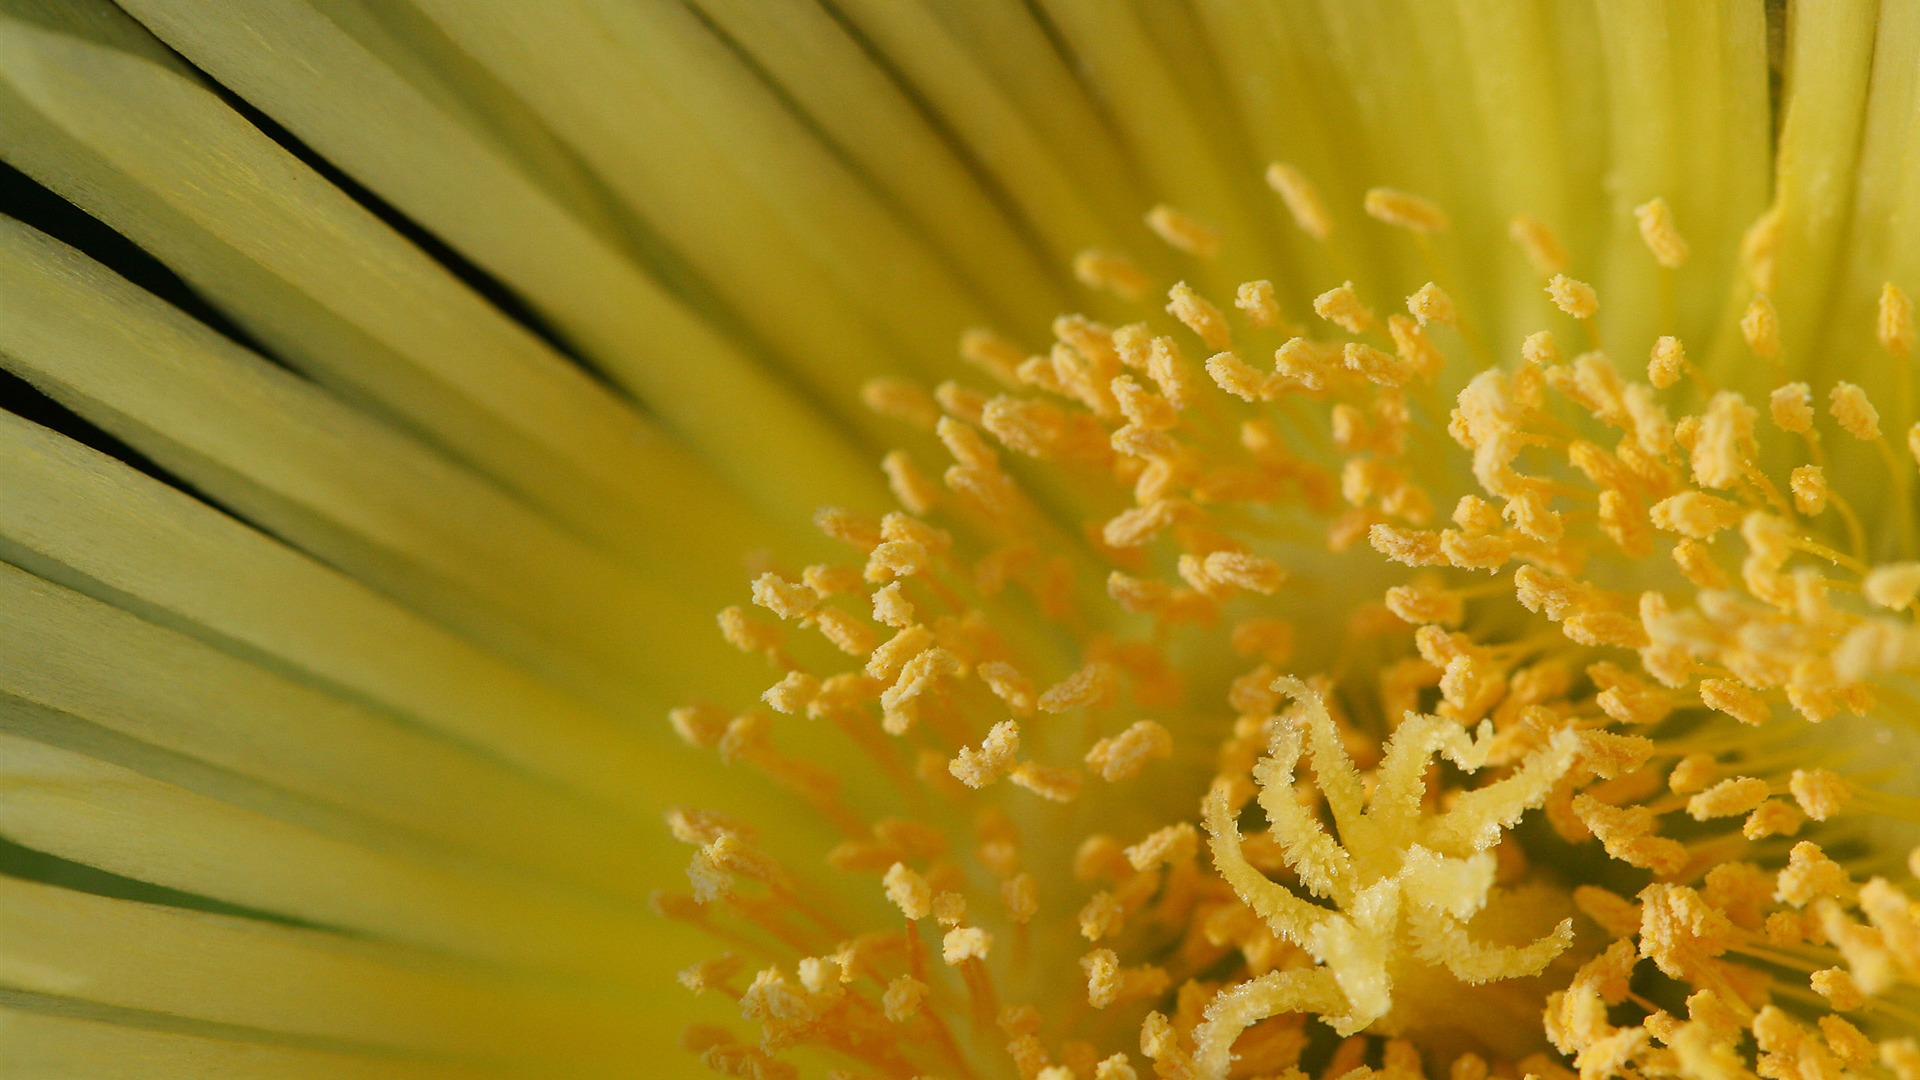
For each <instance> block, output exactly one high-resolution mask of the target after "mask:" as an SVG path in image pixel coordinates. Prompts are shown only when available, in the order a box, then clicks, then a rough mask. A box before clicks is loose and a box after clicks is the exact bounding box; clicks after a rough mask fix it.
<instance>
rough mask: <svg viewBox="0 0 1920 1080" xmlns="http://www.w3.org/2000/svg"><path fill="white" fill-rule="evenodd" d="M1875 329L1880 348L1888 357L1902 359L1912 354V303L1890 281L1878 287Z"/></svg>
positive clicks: (1898, 287)
mask: <svg viewBox="0 0 1920 1080" xmlns="http://www.w3.org/2000/svg"><path fill="white" fill-rule="evenodd" d="M1877 329H1878V331H1879V337H1880V347H1881V348H1883V349H1885V350H1887V353H1888V354H1889V355H1891V356H1896V357H1902V358H1904V357H1906V356H1908V355H1910V354H1911V353H1912V352H1913V301H1912V300H1911V299H1909V298H1908V297H1907V294H1906V293H1905V292H1902V291H1901V289H1900V286H1898V285H1895V284H1894V283H1893V282H1891V281H1889V282H1887V283H1886V284H1885V285H1882V286H1881V287H1880V320H1879V326H1878V328H1877Z"/></svg>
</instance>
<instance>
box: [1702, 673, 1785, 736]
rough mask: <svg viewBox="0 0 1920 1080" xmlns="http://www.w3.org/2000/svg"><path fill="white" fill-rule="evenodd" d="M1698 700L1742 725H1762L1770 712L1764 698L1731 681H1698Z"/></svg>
mask: <svg viewBox="0 0 1920 1080" xmlns="http://www.w3.org/2000/svg"><path fill="white" fill-rule="evenodd" d="M1700 700H1701V701H1702V702H1705V703H1706V706H1707V707H1708V708H1710V709H1713V710H1715V711H1717V712H1722V713H1725V714H1727V715H1728V716H1731V717H1733V718H1734V719H1735V720H1738V721H1740V722H1741V723H1743V724H1752V725H1756V726H1757V725H1759V724H1764V723H1766V721H1767V717H1768V715H1770V714H1771V712H1772V710H1771V709H1769V708H1768V707H1767V701H1766V699H1765V698H1763V697H1761V696H1760V695H1759V694H1758V693H1756V692H1754V691H1753V690H1750V689H1748V688H1747V687H1745V686H1742V685H1740V684H1739V683H1737V682H1735V681H1733V680H1732V679H1702V680H1700Z"/></svg>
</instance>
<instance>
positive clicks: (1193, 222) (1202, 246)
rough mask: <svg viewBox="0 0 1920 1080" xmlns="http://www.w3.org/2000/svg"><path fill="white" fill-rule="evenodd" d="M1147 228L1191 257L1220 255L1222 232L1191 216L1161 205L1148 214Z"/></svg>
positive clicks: (1206, 257) (1209, 257)
mask: <svg viewBox="0 0 1920 1080" xmlns="http://www.w3.org/2000/svg"><path fill="white" fill-rule="evenodd" d="M1146 220H1147V228H1149V229H1152V230H1153V231H1154V233H1155V234H1156V235H1158V236H1159V237H1160V239H1162V240H1165V241H1166V242H1167V243H1168V244H1169V245H1170V246H1172V247H1175V248H1178V249H1180V250H1181V251H1184V252H1186V253H1187V254H1189V255H1196V256H1199V257H1200V258H1202V259H1211V258H1213V257H1214V256H1216V255H1218V254H1220V247H1221V244H1222V238H1221V236H1220V231H1219V230H1218V229H1215V228H1214V227H1213V226H1211V225H1208V224H1206V223H1204V222H1202V221H1201V220H1200V219H1199V218H1196V217H1194V216H1193V215H1191V214H1186V213H1183V212H1181V211H1179V210H1175V209H1174V208H1173V207H1171V206H1166V205H1164V204H1163V205H1160V206H1156V207H1154V208H1153V209H1152V210H1149V211H1148V212H1147V219H1146Z"/></svg>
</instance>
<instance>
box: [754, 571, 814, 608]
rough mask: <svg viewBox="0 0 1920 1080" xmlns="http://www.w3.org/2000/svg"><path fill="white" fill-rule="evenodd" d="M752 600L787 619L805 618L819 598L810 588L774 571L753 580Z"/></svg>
mask: <svg viewBox="0 0 1920 1080" xmlns="http://www.w3.org/2000/svg"><path fill="white" fill-rule="evenodd" d="M753 602H754V603H756V604H758V605H760V606H761V607H763V608H766V609H767V610H768V611H771V612H773V613H774V614H775V615H778V616H780V617H781V618H782V619H789V620H792V619H805V618H807V617H808V616H810V615H812V614H813V612H814V609H815V608H817V607H819V606H820V598H819V597H818V596H817V595H815V594H814V592H813V590H812V589H809V588H807V587H806V586H804V585H800V584H797V583H795V582H791V581H788V580H786V579H784V578H782V577H781V576H780V575H778V574H774V573H765V574H761V575H760V576H759V577H757V578H755V579H754V580H753Z"/></svg>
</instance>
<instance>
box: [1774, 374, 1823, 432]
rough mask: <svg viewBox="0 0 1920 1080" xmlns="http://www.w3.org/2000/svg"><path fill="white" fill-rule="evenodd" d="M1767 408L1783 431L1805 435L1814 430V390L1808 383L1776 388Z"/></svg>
mask: <svg viewBox="0 0 1920 1080" xmlns="http://www.w3.org/2000/svg"><path fill="white" fill-rule="evenodd" d="M1767 408H1768V411H1769V412H1770V413H1771V414H1772V416H1773V424H1774V426H1775V427H1777V428H1779V429H1780V430H1781V431H1790V432H1793V433H1794V434H1796V435H1805V434H1806V433H1807V432H1809V431H1812V430H1813V388H1812V387H1810V386H1808V385H1807V384H1806V383H1803V382H1797V383H1787V384H1786V385H1785V386H1779V387H1775V388H1774V391H1773V393H1771V394H1769V395H1768V396H1767Z"/></svg>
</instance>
